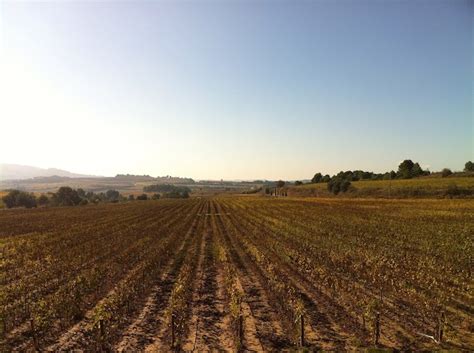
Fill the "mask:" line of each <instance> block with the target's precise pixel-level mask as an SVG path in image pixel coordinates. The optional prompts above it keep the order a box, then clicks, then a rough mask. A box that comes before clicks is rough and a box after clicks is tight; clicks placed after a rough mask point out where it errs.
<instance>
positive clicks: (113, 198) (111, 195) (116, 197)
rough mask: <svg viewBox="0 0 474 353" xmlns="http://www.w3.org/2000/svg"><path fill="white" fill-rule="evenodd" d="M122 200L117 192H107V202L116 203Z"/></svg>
mask: <svg viewBox="0 0 474 353" xmlns="http://www.w3.org/2000/svg"><path fill="white" fill-rule="evenodd" d="M119 198H120V193H119V192H118V191H117V190H107V191H106V193H105V199H106V200H107V201H111V202H116V201H118V200H119Z"/></svg>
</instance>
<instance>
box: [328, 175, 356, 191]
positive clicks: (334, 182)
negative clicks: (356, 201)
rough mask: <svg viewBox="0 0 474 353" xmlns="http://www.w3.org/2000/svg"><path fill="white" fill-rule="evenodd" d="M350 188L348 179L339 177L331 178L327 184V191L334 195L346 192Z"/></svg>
mask: <svg viewBox="0 0 474 353" xmlns="http://www.w3.org/2000/svg"><path fill="white" fill-rule="evenodd" d="M350 186H351V182H350V180H349V179H343V178H341V177H335V178H332V179H331V180H330V181H329V182H328V190H329V191H330V192H332V193H333V194H334V195H337V194H339V193H340V192H346V191H347V190H349V187H350Z"/></svg>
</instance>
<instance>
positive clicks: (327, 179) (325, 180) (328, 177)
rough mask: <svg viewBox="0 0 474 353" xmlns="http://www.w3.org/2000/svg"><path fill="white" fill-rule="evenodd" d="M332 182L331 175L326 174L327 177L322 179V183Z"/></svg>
mask: <svg viewBox="0 0 474 353" xmlns="http://www.w3.org/2000/svg"><path fill="white" fill-rule="evenodd" d="M330 180H331V177H330V176H329V174H326V175H325V176H323V178H322V179H321V182H322V183H329V181H330Z"/></svg>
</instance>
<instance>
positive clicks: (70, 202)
mask: <svg viewBox="0 0 474 353" xmlns="http://www.w3.org/2000/svg"><path fill="white" fill-rule="evenodd" d="M53 201H54V203H55V204H56V205H58V206H76V205H79V203H80V202H81V198H80V197H79V195H78V194H77V191H76V190H74V189H72V188H70V187H69V186H61V187H60V188H59V189H58V191H57V192H56V193H54V194H53Z"/></svg>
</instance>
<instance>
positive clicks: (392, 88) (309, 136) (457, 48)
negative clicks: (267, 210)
mask: <svg viewBox="0 0 474 353" xmlns="http://www.w3.org/2000/svg"><path fill="white" fill-rule="evenodd" d="M472 10H473V2H470V1H460V0H459V1H413V2H408V1H407V2H405V1H358V2H353V1H336V2H329V1H313V2H310V1H275V2H270V1H255V2H247V1H224V2H215V1H202V2H198V1H179V2H171V1H135V2H132V1H130V2H128V1H125V2H116V1H105V2H95V1H65V2H58V1H52V2H37V1H21V2H15V1H1V2H0V77H1V79H0V96H1V97H2V98H1V99H2V101H1V103H0V128H1V129H2V132H3V134H2V147H3V148H2V150H3V153H0V162H1V163H13V164H20V165H31V166H35V167H40V168H58V169H64V170H67V171H70V172H73V173H80V174H92V175H103V176H113V175H115V174H118V173H130V174H149V175H153V176H157V175H173V176H182V177H192V178H195V179H214V180H219V179H226V180H239V179H240V180H252V179H284V180H297V179H309V178H311V177H312V175H313V174H314V173H315V172H323V173H328V174H334V173H337V172H339V171H340V170H354V169H364V170H369V171H374V172H385V171H389V170H392V169H393V170H396V168H397V165H398V163H399V162H400V161H401V160H403V159H407V158H409V159H412V160H413V161H417V162H420V164H421V165H422V167H424V168H429V169H430V170H432V171H437V170H440V169H442V168H444V167H448V168H452V169H453V170H461V169H462V168H463V165H464V163H465V162H466V161H468V160H472V159H473V158H474V142H473V136H474V124H473V114H472V113H473V111H472V109H473V105H472V104H473V91H472V78H473V77H472V73H473V56H474V46H473V18H472V13H473V11H472Z"/></svg>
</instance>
